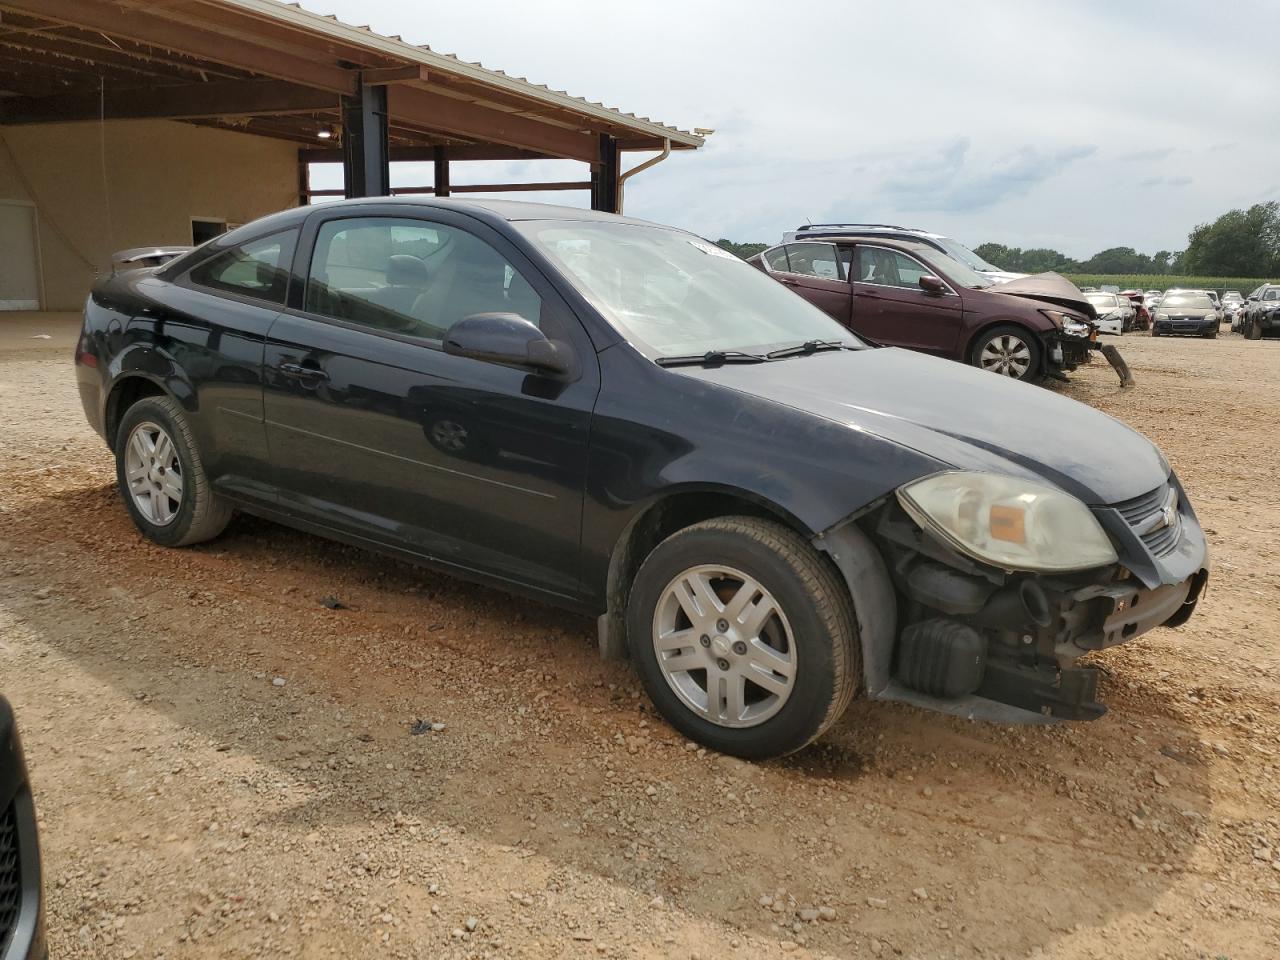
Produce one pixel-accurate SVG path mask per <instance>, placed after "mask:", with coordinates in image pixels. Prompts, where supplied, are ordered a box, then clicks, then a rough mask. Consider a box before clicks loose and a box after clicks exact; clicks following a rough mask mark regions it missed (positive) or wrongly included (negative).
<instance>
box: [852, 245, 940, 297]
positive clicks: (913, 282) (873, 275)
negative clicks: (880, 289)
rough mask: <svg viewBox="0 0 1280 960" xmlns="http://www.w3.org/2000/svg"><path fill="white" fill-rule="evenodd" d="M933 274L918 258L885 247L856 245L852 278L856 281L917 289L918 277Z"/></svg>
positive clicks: (918, 286) (918, 284) (918, 285)
mask: <svg viewBox="0 0 1280 960" xmlns="http://www.w3.org/2000/svg"><path fill="white" fill-rule="evenodd" d="M933 275H934V274H933V271H932V270H930V269H929V268H928V267H926V266H925V265H924V264H923V263H921V262H920V261H919V260H917V259H915V258H914V257H909V256H907V255H906V254H904V253H899V252H898V251H897V250H890V249H888V248H887V247H858V251H857V256H856V257H855V258H854V274H853V279H854V280H855V281H856V282H858V283H874V284H878V285H880V286H884V287H902V288H904V289H908V290H919V289H920V278H921V277H930V276H933Z"/></svg>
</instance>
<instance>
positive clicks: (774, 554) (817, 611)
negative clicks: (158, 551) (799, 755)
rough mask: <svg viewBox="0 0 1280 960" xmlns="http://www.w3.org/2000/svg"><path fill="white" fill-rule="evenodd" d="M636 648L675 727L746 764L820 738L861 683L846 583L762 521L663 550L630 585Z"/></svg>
mask: <svg viewBox="0 0 1280 960" xmlns="http://www.w3.org/2000/svg"><path fill="white" fill-rule="evenodd" d="M627 640H628V645H629V647H630V651H631V656H632V659H633V660H634V661H635V664H636V667H637V669H638V671H639V673H640V678H641V680H642V681H643V683H644V685H645V689H646V690H647V691H648V693H649V697H650V699H652V700H653V703H654V705H655V706H656V707H657V708H658V711H659V712H660V713H661V714H662V715H663V716H664V717H665V718H666V719H667V721H668V722H669V723H670V724H671V725H672V726H673V727H675V728H676V729H677V730H679V731H680V732H681V733H682V734H684V735H685V736H686V737H688V738H690V739H691V740H695V741H697V742H698V743H701V744H705V745H706V746H708V747H711V748H712V749H714V750H718V751H720V752H721V753H727V754H731V755H733V756H736V757H742V758H744V759H749V760H763V759H767V758H770V757H778V756H782V755H784V754H788V753H792V752H794V751H796V750H799V749H800V748H801V747H804V746H805V745H807V744H808V743H810V742H811V741H813V740H814V739H815V738H816V737H818V736H820V735H821V734H822V733H823V732H824V731H825V730H826V729H827V728H828V727H830V726H831V724H832V723H834V722H835V721H836V719H838V718H839V716H840V715H841V714H842V713H843V712H844V710H845V708H846V707H847V706H848V705H849V701H850V700H851V699H852V698H853V695H854V692H855V690H856V689H857V687H858V683H859V678H860V676H861V658H860V657H859V654H858V644H857V629H856V627H855V620H854V615H853V603H852V601H851V599H850V597H849V591H848V590H847V589H846V587H845V585H844V583H843V582H842V581H841V580H840V577H839V574H838V573H837V572H836V571H835V569H834V568H833V567H832V566H831V565H830V564H829V563H828V562H827V561H826V560H824V559H823V558H822V557H821V556H820V555H819V554H818V552H817V551H816V550H814V548H813V547H812V546H810V544H809V543H807V542H806V541H805V540H804V539H803V538H802V537H800V536H798V535H797V534H796V533H794V532H793V531H791V530H789V529H788V528H786V527H784V526H782V525H781V524H779V523H775V522H772V521H768V520H760V519H756V518H754V517H723V518H719V519H715V520H707V521H705V522H703V523H698V524H695V525H693V526H691V527H686V528H685V529H683V530H680V531H678V532H677V533H674V534H672V535H671V536H670V537H668V538H667V539H666V540H664V541H663V542H662V543H660V544H659V545H658V546H657V547H656V548H654V550H653V552H652V553H650V554H649V556H648V557H647V558H646V559H645V561H644V563H643V564H642V565H641V567H640V570H639V572H638V573H637V574H636V578H635V582H634V584H633V586H632V590H631V597H630V600H629V601H628V604H627Z"/></svg>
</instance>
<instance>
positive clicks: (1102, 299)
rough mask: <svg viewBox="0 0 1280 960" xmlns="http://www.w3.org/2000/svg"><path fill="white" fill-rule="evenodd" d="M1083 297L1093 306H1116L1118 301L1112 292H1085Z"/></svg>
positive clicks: (1118, 304)
mask: <svg viewBox="0 0 1280 960" xmlns="http://www.w3.org/2000/svg"><path fill="white" fill-rule="evenodd" d="M1085 299H1086V300H1088V301H1089V302H1090V303H1092V304H1093V305H1094V306H1095V307H1118V306H1120V301H1119V300H1118V299H1117V298H1116V296H1115V294H1112V293H1087V294H1085Z"/></svg>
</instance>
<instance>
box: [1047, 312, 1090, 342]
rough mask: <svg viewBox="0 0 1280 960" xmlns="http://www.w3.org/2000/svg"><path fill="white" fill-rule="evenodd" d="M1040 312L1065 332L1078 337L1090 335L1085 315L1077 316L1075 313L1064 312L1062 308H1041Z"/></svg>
mask: <svg viewBox="0 0 1280 960" xmlns="http://www.w3.org/2000/svg"><path fill="white" fill-rule="evenodd" d="M1040 312H1041V313H1043V314H1044V315H1045V316H1046V317H1048V318H1049V321H1050V322H1051V323H1052V324H1053V325H1054V326H1055V327H1057V328H1058V329H1059V330H1061V331H1062V332H1063V333H1069V334H1071V335H1072V336H1076V337H1087V336H1088V335H1089V323H1088V321H1087V320H1085V318H1084V317H1080V316H1076V315H1075V314H1074V313H1063V312H1062V311H1061V310H1041V311H1040Z"/></svg>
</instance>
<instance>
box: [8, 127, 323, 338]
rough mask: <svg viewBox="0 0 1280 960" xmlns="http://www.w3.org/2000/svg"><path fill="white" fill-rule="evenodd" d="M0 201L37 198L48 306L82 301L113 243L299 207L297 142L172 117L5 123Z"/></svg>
mask: <svg viewBox="0 0 1280 960" xmlns="http://www.w3.org/2000/svg"><path fill="white" fill-rule="evenodd" d="M0 199H8V200H26V201H29V202H32V203H34V204H35V205H36V210H37V212H38V215H39V242H40V261H41V267H42V273H43V279H44V303H43V307H44V309H46V310H79V309H80V307H81V306H82V305H83V303H84V298H85V295H86V294H87V293H88V292H89V288H90V287H91V286H92V285H93V281H94V280H95V279H96V278H97V277H98V276H101V275H103V274H106V273H109V272H110V270H111V254H112V253H113V252H114V251H116V250H123V249H125V248H126V247H141V246H146V245H148V244H153V243H175V244H189V243H191V219H192V218H193V217H195V218H208V219H213V220H226V221H227V222H229V223H245V222H247V221H249V220H253V219H255V218H257V217H260V216H263V215H264V214H268V213H273V212H274V211H276V210H283V209H284V208H286V207H292V206H296V205H297V202H298V148H297V145H296V144H293V143H289V142H288V141H284V140H272V139H269V138H265V137H257V136H251V135H249V134H243V133H234V132H231V131H226V130H214V129H210V128H208V127H197V126H193V125H192V124H189V123H178V122H175V121H169V120H113V121H108V122H107V123H106V124H101V125H100V124H97V123H59V124H44V125H38V126H10V127H2V126H0ZM0 268H2V267H0ZM3 319H4V314H3V313H0V322H3Z"/></svg>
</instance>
